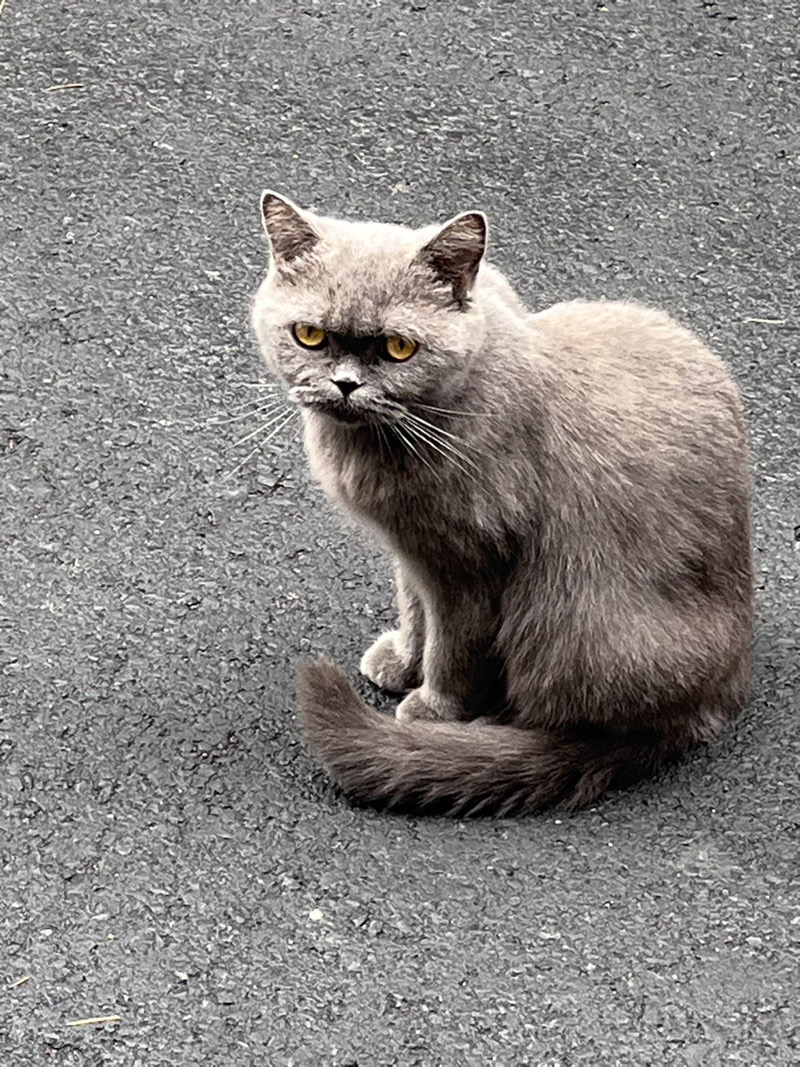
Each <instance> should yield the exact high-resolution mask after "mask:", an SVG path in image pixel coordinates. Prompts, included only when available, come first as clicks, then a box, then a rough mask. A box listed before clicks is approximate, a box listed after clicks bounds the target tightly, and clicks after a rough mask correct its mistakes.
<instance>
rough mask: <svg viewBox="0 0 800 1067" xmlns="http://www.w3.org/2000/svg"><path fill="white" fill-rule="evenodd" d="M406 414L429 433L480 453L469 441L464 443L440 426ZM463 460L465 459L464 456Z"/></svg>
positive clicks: (461, 439)
mask: <svg viewBox="0 0 800 1067" xmlns="http://www.w3.org/2000/svg"><path fill="white" fill-rule="evenodd" d="M406 414H407V416H408V418H409V419H412V420H413V421H414V422H415V423H418V424H419V425H420V426H425V427H427V429H428V430H430V431H431V432H433V433H434V434H435V435H436V436H437V437H438V436H442V437H449V438H450V440H451V441H458V443H459V444H460V445H464V447H465V448H471V449H473V451H475V452H478V451H480V450H479V449H477V448H475V446H474V445H472V444H470V442H469V441H465V440H464V438H463V437H459V436H458V434H455V433H450V432H449V431H448V430H443V429H442V427H441V426H437V425H436V424H435V423H433V422H428V420H427V419H423V418H420V416H419V415H414V414H412V412H410V411H409V412H407V413H406ZM464 458H465V459H466V458H467V457H466V456H465V457H464Z"/></svg>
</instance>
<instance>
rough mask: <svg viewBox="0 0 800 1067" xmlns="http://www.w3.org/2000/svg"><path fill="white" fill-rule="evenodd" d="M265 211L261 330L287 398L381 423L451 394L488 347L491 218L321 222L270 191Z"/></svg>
mask: <svg viewBox="0 0 800 1067" xmlns="http://www.w3.org/2000/svg"><path fill="white" fill-rule="evenodd" d="M261 209H262V214H263V219H264V227H265V229H266V232H267V237H268V239H269V245H270V250H271V263H270V269H269V272H268V274H267V277H266V278H265V280H264V282H263V283H262V285H261V287H260V288H259V290H258V293H257V294H256V298H255V302H254V306H253V325H254V328H255V331H256V335H257V337H258V340H259V344H260V346H261V350H262V353H263V355H264V358H265V360H266V362H267V365H268V366H269V368H270V369H271V370H272V372H273V373H274V374H276V375H277V376H278V377H279V378H280V379H281V380H282V381H283V382H284V384H285V386H286V388H287V391H288V395H289V398H290V400H292V401H293V402H294V403H296V404H298V405H300V406H306V407H309V408H312V409H314V410H316V411H320V412H323V413H324V414H326V415H329V416H330V417H332V418H335V419H338V420H340V421H342V422H349V423H376V422H382V421H394V420H395V419H396V418H399V417H400V416H401V415H402V413H403V411H404V409H405V407H406V405H413V404H415V403H417V404H434V405H436V404H442V403H443V402H444V401H447V400H448V399H449V398H451V397H452V396H453V395H454V392H455V391H457V389H458V387H459V384H460V383H462V382H463V381H464V379H465V377H466V376H467V375H468V374H469V372H470V365H471V363H472V360H473V357H474V355H475V353H476V352H477V351H478V349H479V348H480V345H481V342H482V340H483V315H482V312H481V309H480V305H479V301H476V300H474V299H473V295H474V294H473V289H474V287H475V283H476V279H477V275H478V268H479V266H480V263H481V259H482V257H483V253H484V251H485V247H486V218H485V216H484V215H483V214H481V213H480V212H477V211H472V212H467V213H465V214H462V215H457V216H456V217H455V218H454V219H451V220H450V222H448V223H446V224H445V225H444V226H432V227H429V228H426V229H424V230H412V229H408V228H406V227H404V226H393V225H386V224H383V223H372V222H344V221H341V220H337V219H331V218H325V217H322V216H318V215H313V214H311V213H310V212H308V211H303V210H301V209H300V208H298V207H297V206H296V205H295V204H293V203H292V202H291V201H289V200H287V199H286V198H285V197H282V196H279V195H278V194H276V193H271V192H266V193H264V195H263V197H262V201H261ZM445 406H448V405H447V404H445Z"/></svg>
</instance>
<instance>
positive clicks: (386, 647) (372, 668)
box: [360, 564, 425, 693]
mask: <svg viewBox="0 0 800 1067" xmlns="http://www.w3.org/2000/svg"><path fill="white" fill-rule="evenodd" d="M395 582H396V586H397V610H398V613H399V616H400V626H399V629H397V630H390V631H388V632H387V633H384V634H381V636H380V637H379V638H378V640H377V641H376V642H375V643H374V644H373V645H371V646H370V647H369V648H368V649H367V651H366V652H365V653H364V655H363V656H362V658H361V666H360V670H361V673H362V674H364V675H366V676H367V678H369V680H370V681H371V682H374V683H375V685H379V686H380V687H381V688H382V689H388V690H389V691H390V692H392V693H407V692H408V691H409V689H414V688H415V687H416V686H418V685H421V683H422V656H423V651H424V648H425V609H424V608H423V605H422V600H421V598H420V597H419V595H418V594H417V592H416V590H415V589H414V583H413V580H412V578H411V576H410V575H408V574H407V573H406V572H405V571H404V569H403V567H402V566H401V565H400V564H398V565H397V567H396V568H395Z"/></svg>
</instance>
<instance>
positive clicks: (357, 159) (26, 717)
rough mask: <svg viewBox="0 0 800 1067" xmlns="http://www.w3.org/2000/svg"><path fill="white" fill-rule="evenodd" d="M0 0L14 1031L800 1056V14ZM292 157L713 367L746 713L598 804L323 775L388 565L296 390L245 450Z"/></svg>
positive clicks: (319, 194)
mask: <svg viewBox="0 0 800 1067" xmlns="http://www.w3.org/2000/svg"><path fill="white" fill-rule="evenodd" d="M0 8H2V11H1V12H0V39H1V41H2V54H3V60H2V62H3V69H2V79H3V81H2V84H3V107H2V113H0V144H2V156H1V157H0V158H1V159H2V162H1V163H0V179H1V180H2V184H0V190H2V200H1V202H2V225H3V233H2V240H1V241H0V277H1V278H2V285H1V286H0V292H1V294H2V295H1V298H0V299H1V300H2V307H1V309H0V334H1V340H2V345H1V347H0V369H1V372H2V373H1V375H0V388H2V393H0V434H1V436H0V455H2V460H1V461H0V462H1V465H0V470H1V471H2V484H3V488H2V497H1V498H0V508H1V509H2V511H1V512H0V546H1V547H0V551H1V552H2V557H1V558H2V572H1V574H0V582H2V606H1V607H0V615H1V616H2V618H1V619H0V626H2V631H1V636H0V661H1V663H2V677H1V678H0V686H1V687H2V688H1V689H0V719H1V721H0V756H1V757H2V764H1V765H0V794H1V795H2V805H1V806H0V817H1V818H2V826H1V827H0V856H1V868H2V869H1V875H0V877H1V885H0V893H1V897H2V908H0V932H1V933H2V939H1V941H0V945H1V947H2V954H1V956H0V958H1V959H2V977H3V988H2V990H0V1063H1V1064H2V1065H3V1067H32V1065H38V1064H47V1063H54V1064H58V1065H69V1067H72V1065H87V1067H88V1065H91V1067H94V1065H101V1064H102V1065H105V1064H111V1065H141V1067H162V1065H170V1067H176V1065H178V1067H182V1065H189V1067H191V1065H209V1067H225V1065H233V1067H238V1065H250V1064H253V1065H259V1067H262V1065H266V1067H273V1065H276V1067H281V1065H306V1064H308V1065H339V1067H345V1065H350V1067H353V1065H358V1067H373V1065H376V1067H383V1065H387V1067H388V1065H394V1064H397V1065H413V1064H419V1065H424V1067H428V1065H443V1067H458V1065H462V1064H466V1065H473V1064H474V1065H487V1064H492V1065H502V1067H509V1065H546V1067H556V1065H561V1067H573V1065H582V1064H586V1065H591V1067H597V1065H607V1064H608V1065H611V1064H620V1065H625V1067H627V1065H631V1064H633V1065H639V1064H654V1065H659V1067H661V1065H672V1064H680V1065H684V1064H690V1065H693V1064H702V1065H703V1067H714V1065H718V1064H747V1065H754V1067H774V1065H784V1064H795V1063H797V1062H798V1058H799V1057H800V1050H798V1029H797V1025H798V1014H797V1000H796V995H797V988H798V984H797V983H798V959H799V956H800V952H798V942H799V939H800V921H799V918H798V911H797V905H798V892H797V890H798V883H797V881H796V876H797V873H798V842H797V836H796V830H797V823H798V754H799V749H798V725H797V710H798V709H797V700H798V682H799V680H800V675H799V673H798V619H799V618H800V614H799V613H800V582H799V581H798V562H800V553H798V548H800V487H799V486H798V460H799V459H800V441H799V440H798V427H799V426H800V399H799V397H800V382H799V381H798V378H799V375H798V362H797V360H798V341H799V340H800V334H798V315H797V307H798V298H800V277H799V276H798V262H797V259H796V258H793V257H794V256H795V252H796V248H797V242H798V233H799V232H800V231H799V230H798V221H799V219H798V187H797V170H796V165H797V158H798V156H797V152H798V126H797V116H798V81H797V76H798V71H799V70H800V67H799V66H798V45H797V42H798V33H799V32H800V27H798V19H797V12H798V9H797V7H796V5H791V4H787V3H777V2H776V0H739V2H734V0H718V2H712V0H703V2H701V0H677V2H675V3H669V4H668V3H659V4H656V3H651V2H650V0H627V2H623V0H620V2H613V0H606V2H605V3H595V2H590V0H576V2H574V3H566V4H565V3H564V2H563V0H540V2H537V3H533V2H525V3H522V2H520V3H509V2H502V0H469V2H467V0H461V2H449V0H427V2H425V0H411V2H391V0H384V2H381V0H369V2H367V0H304V2H300V0H231V2H229V3H216V2H213V0H192V2H189V0H184V2H180V0H139V2H137V3H133V4H123V3H112V2H111V0H70V2H67V0H50V2H48V3H43V2H40V3H35V2H28V3H25V2H23V0H8V2H7V3H5V5H2V4H0ZM265 186H270V187H273V188H276V189H279V190H282V191H285V192H286V193H288V194H289V195H291V196H293V197H294V198H295V199H297V200H298V201H299V202H300V203H303V204H306V205H309V206H314V207H316V208H317V209H319V210H322V211H327V212H331V213H339V214H343V215H350V214H352V215H354V216H357V217H373V218H379V219H383V220H387V221H390V220H397V221H405V222H409V223H413V224H422V223H427V222H429V221H432V220H437V219H441V220H444V219H446V218H448V217H449V216H450V215H452V214H453V213H455V212H456V211H458V210H462V209H467V208H473V207H480V208H484V209H485V210H486V211H487V212H488V213H489V216H490V220H491V225H492V235H491V258H492V259H493V260H494V262H495V263H497V264H498V265H499V266H501V267H502V268H503V269H504V270H505V271H506V272H507V273H508V274H509V275H510V277H511V278H512V279H513V281H514V282H515V284H516V285H517V286H518V288H519V290H520V291H521V293H522V294H523V295H524V297H525V299H526V300H527V301H528V302H529V304H530V306H531V307H532V308H543V307H545V306H546V305H548V304H549V303H552V302H554V301H556V300H559V299H563V298H567V297H573V296H579V295H580V296H588V297H599V296H607V297H632V298H636V299H640V300H643V301H646V302H647V303H651V304H654V305H658V306H660V307H663V308H666V309H667V310H669V311H670V312H672V313H673V314H675V315H676V316H677V317H678V318H679V319H681V320H682V321H683V322H685V323H687V324H689V325H690V326H692V327H693V328H695V329H696V330H697V331H698V332H699V334H700V335H701V336H702V337H703V338H705V339H706V340H707V341H708V342H709V343H710V344H712V345H713V346H714V347H715V348H716V349H717V350H718V351H720V352H721V353H723V354H724V355H725V357H726V358H727V359H728V360H729V361H730V364H731V366H732V368H733V371H734V373H735V375H736V377H737V379H738V381H739V382H740V383H741V386H742V389H743V391H744V395H745V398H746V405H747V409H748V412H749V415H750V418H751V423H752V437H753V451H754V485H755V509H754V524H755V561H756V575H757V586H758V618H757V670H758V688H757V695H756V697H755V699H754V700H753V703H752V705H751V706H750V707H749V708H748V709H747V711H746V712H745V713H744V714H743V715H742V717H741V719H740V720H739V721H738V722H737V723H736V724H735V725H734V726H733V727H732V728H731V729H729V730H728V731H727V733H726V734H725V735H724V736H723V737H722V738H721V739H720V740H719V742H718V743H716V744H714V745H713V746H712V747H711V748H710V749H709V750H707V751H701V752H698V753H697V754H696V755H695V756H694V757H693V758H690V759H688V760H687V761H686V762H685V763H683V764H682V765H681V766H680V767H678V768H676V769H675V770H673V771H672V772H671V773H668V774H665V775H663V776H662V777H660V778H659V779H658V780H656V781H650V782H647V783H645V784H642V785H641V786H639V787H638V788H634V789H631V790H629V791H627V792H624V793H617V794H615V795H611V796H608V797H607V798H606V799H604V800H603V802H602V803H600V804H598V805H597V807H595V808H593V809H592V810H590V811H585V812H582V813H579V814H574V815H568V814H565V813H563V812H558V811H551V812H548V813H545V814H544V815H542V816H540V817H534V818H527V819H517V820H506V821H501V820H488V819H485V820H479V821H449V820H447V819H409V818H403V817H397V816H393V815H385V814H378V813H375V812H373V811H370V810H358V809H355V808H353V807H352V806H351V805H350V804H349V803H348V802H347V801H346V800H345V799H344V798H343V797H342V796H340V795H339V794H337V792H336V791H335V790H334V789H332V788H331V786H330V785H329V784H328V782H327V781H326V779H325V777H324V776H323V775H322V774H321V773H320V772H319V771H318V770H317V769H316V768H315V766H314V764H313V763H312V761H311V759H310V758H309V756H308V755H307V753H306V752H305V750H304V748H303V746H302V744H301V741H300V738H299V735H298V723H297V719H296V716H295V697H294V685H295V682H294V678H295V669H296V664H297V662H298V659H299V658H300V657H302V656H303V655H306V654H309V653H328V654H330V655H331V656H332V657H333V658H334V659H335V660H336V661H337V662H338V663H340V664H341V665H343V666H344V667H345V668H346V669H347V670H348V672H349V674H350V676H351V677H354V678H355V676H356V673H357V671H356V665H357V662H358V658H359V655H360V653H361V651H362V650H363V649H364V648H365V647H366V646H367V645H368V644H369V642H370V641H371V640H372V639H373V638H374V637H375V635H376V634H377V633H378V632H379V631H380V630H381V629H382V628H384V627H386V626H387V625H389V624H390V623H391V621H392V619H393V609H392V588H391V582H390V578H389V572H388V568H387V566H386V564H385V563H384V561H383V560H382V558H381V557H380V555H379V553H378V551H377V549H376V548H375V546H374V545H372V544H371V543H370V542H369V540H368V538H366V537H365V536H364V535H362V534H361V533H360V532H359V531H356V530H353V529H349V528H348V527H347V526H346V524H345V523H344V522H343V520H342V519H341V518H340V517H339V516H338V515H336V514H335V513H334V512H333V510H332V509H331V508H330V507H329V506H328V505H327V504H325V503H324V502H323V500H322V499H321V497H320V494H319V493H318V491H317V490H316V488H315V487H314V486H313V485H312V484H311V482H310V480H309V478H308V476H307V474H306V469H305V463H304V459H303V455H302V453H301V449H300V445H299V442H298V439H297V436H296V432H297V422H296V421H295V419H296V416H294V417H292V419H291V420H290V421H289V422H288V423H287V425H286V426H285V427H284V428H283V429H282V430H280V432H278V433H277V434H276V436H275V437H274V439H273V440H272V441H269V442H266V441H263V438H264V437H265V436H266V435H262V441H263V443H262V442H261V441H260V440H259V437H258V436H256V437H255V438H252V439H251V440H248V441H242V438H244V437H246V436H247V435H248V434H249V433H251V431H252V430H254V429H256V428H257V427H258V426H259V425H260V423H259V422H258V421H257V419H256V418H255V417H253V416H252V415H247V417H244V418H241V417H240V416H242V415H243V414H246V413H247V411H248V409H247V408H246V407H242V405H246V404H247V403H248V402H249V401H252V400H253V399H254V398H257V397H258V396H259V395H260V394H259V393H258V392H257V391H254V389H253V387H252V383H254V382H257V381H258V380H259V379H260V378H261V377H262V371H261V368H260V366H259V360H258V357H257V354H256V351H255V347H254V343H253V341H252V338H251V335H250V332H249V326H248V306H249V301H250V298H251V295H252V293H253V292H254V290H255V288H256V286H257V284H258V282H259V280H260V278H261V277H262V275H263V271H264V268H265V262H266V249H265V244H264V240H263V238H262V233H261V228H260V219H259V213H258V197H259V194H260V192H261V189H262V188H263V187H265ZM254 447H255V448H256V451H255V454H251V452H252V449H253V448H254ZM362 691H363V692H369V693H370V699H372V700H378V699H379V698H377V697H376V696H375V694H374V693H373V692H372V691H371V690H370V688H369V687H368V686H367V684H366V683H364V684H363V685H362ZM381 704H382V706H387V704H388V702H383V701H381ZM107 1016H111V1017H118V1021H112V1022H109V1023H85V1022H83V1021H84V1020H87V1019H92V1018H98V1017H99V1018H104V1017H107ZM75 1022H79V1023H83V1025H78V1026H70V1025H69V1024H70V1023H75Z"/></svg>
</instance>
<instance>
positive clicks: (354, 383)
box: [331, 374, 364, 396]
mask: <svg viewBox="0 0 800 1067" xmlns="http://www.w3.org/2000/svg"><path fill="white" fill-rule="evenodd" d="M331 381H332V382H333V384H334V385H338V387H339V389H340V390H341V393H342V396H350V394H351V393H353V392H355V390H356V389H358V388H359V387H360V386H362V385H363V384H364V383H363V382H360V381H358V379H356V378H351V377H349V376H348V375H344V374H337V376H336V377H335V378H331Z"/></svg>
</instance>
